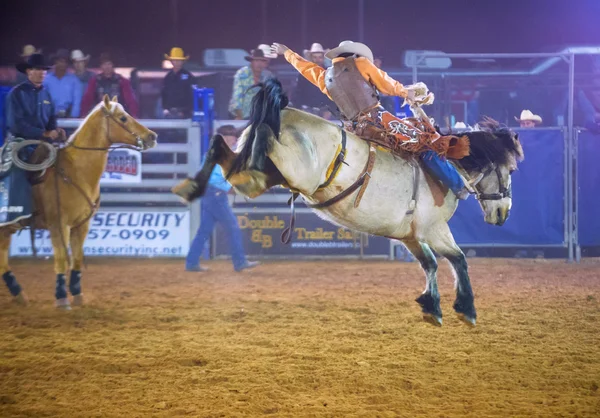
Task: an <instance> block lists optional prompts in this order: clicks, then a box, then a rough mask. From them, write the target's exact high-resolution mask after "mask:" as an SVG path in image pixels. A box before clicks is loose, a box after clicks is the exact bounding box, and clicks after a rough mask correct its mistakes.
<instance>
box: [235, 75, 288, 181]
mask: <svg viewBox="0 0 600 418" xmlns="http://www.w3.org/2000/svg"><path fill="white" fill-rule="evenodd" d="M254 87H260V89H259V90H258V92H257V93H256V95H255V96H254V97H253V98H252V108H251V109H250V119H249V127H250V131H249V132H248V136H247V138H246V141H245V142H244V144H243V146H242V148H241V150H239V154H238V155H237V157H236V158H235V160H234V162H233V165H232V166H231V169H230V170H229V172H228V173H227V177H228V178H229V176H231V175H232V174H235V173H239V172H240V171H242V170H244V169H245V167H246V164H247V163H248V161H249V160H250V157H252V154H253V153H255V154H256V155H258V156H266V155H267V153H268V151H269V150H268V146H269V142H268V140H267V139H268V138H266V137H264V135H257V129H258V128H259V126H260V125H262V124H265V125H267V126H268V127H269V128H271V130H272V131H273V134H274V135H275V138H276V139H277V140H279V129H280V127H281V110H282V109H283V108H285V107H286V106H287V105H288V103H289V100H288V97H287V95H286V94H285V92H284V91H283V87H282V86H281V83H280V82H279V80H277V79H276V78H270V79H268V80H267V81H265V82H264V83H259V84H256V85H255V86H253V87H252V88H254Z"/></svg>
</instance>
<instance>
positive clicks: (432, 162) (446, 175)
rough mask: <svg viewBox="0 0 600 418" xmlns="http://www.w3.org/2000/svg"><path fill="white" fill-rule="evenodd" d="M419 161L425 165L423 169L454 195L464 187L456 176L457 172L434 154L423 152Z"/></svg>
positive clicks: (457, 175)
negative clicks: (429, 172) (428, 171)
mask: <svg viewBox="0 0 600 418" xmlns="http://www.w3.org/2000/svg"><path fill="white" fill-rule="evenodd" d="M421 160H422V161H423V163H424V164H425V167H426V168H427V169H428V170H430V171H431V173H432V174H433V175H435V176H436V177H437V178H438V179H439V180H440V181H441V182H442V183H444V184H445V185H446V186H447V187H448V188H449V189H450V190H452V191H453V192H454V193H458V192H459V191H460V190H462V189H463V187H465V183H464V182H463V180H462V177H461V176H460V175H459V174H458V171H456V168H454V166H453V165H452V164H450V163H449V162H448V161H447V160H445V159H442V158H441V157H440V156H439V155H437V154H436V153H435V152H433V151H426V152H424V153H423V154H421Z"/></svg>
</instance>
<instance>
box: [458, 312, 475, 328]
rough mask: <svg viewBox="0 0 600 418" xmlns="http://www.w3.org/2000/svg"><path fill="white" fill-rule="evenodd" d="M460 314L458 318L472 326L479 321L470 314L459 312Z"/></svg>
mask: <svg viewBox="0 0 600 418" xmlns="http://www.w3.org/2000/svg"><path fill="white" fill-rule="evenodd" d="M457 315H458V319H460V320H461V321H463V322H464V323H465V324H467V325H468V326H470V327H474V326H475V323H476V322H477V321H476V320H475V318H471V317H470V316H467V315H465V314H461V313H459V314H457Z"/></svg>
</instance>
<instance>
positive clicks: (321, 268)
mask: <svg viewBox="0 0 600 418" xmlns="http://www.w3.org/2000/svg"><path fill="white" fill-rule="evenodd" d="M469 262H470V271H471V278H472V282H473V287H474V290H475V293H476V305H477V308H478V315H479V319H478V324H477V327H476V328H468V327H467V326H465V325H464V324H463V323H461V322H459V320H458V319H457V318H456V317H455V315H454V314H453V311H452V302H453V300H454V290H453V279H452V277H451V275H450V272H449V269H448V267H447V266H446V264H445V263H441V268H440V291H441V293H442V309H443V310H444V326H443V327H442V328H435V327H433V326H431V325H429V324H426V323H424V322H423V321H422V320H421V316H420V311H419V308H418V306H417V304H416V303H415V302H414V299H415V298H416V297H417V296H418V295H419V293H420V292H421V291H422V287H423V285H424V278H423V277H422V274H421V272H420V270H419V268H418V266H417V265H416V264H406V263H398V262H396V263H392V262H372V261H367V262H359V261H350V262H341V261H319V262H269V263H266V264H265V265H263V266H261V267H259V268H257V269H256V270H253V271H248V272H244V273H241V274H239V273H234V272H233V271H232V268H231V265H230V264H229V263H227V262H224V261H219V262H213V263H208V266H209V267H210V268H211V271H210V272H209V273H195V274H190V273H185V272H183V271H182V268H181V264H180V263H176V262H173V261H161V260H150V261H139V260H138V261H131V262H127V261H122V260H119V261H111V262H107V261H104V262H103V263H102V264H101V263H99V262H95V261H92V262H91V263H90V265H89V268H88V270H87V271H85V272H84V281H83V285H84V293H85V295H86V297H87V298H88V305H87V306H86V307H84V308H74V309H73V310H72V311H71V312H61V311H57V310H56V309H55V308H54V307H53V305H52V303H53V293H54V290H53V288H54V279H53V273H52V268H51V266H50V265H49V264H48V263H35V264H31V263H25V262H23V261H20V262H15V263H14V264H13V270H14V272H15V273H16V274H17V277H18V278H19V279H20V282H21V284H22V286H23V287H24V289H25V290H26V292H27V294H28V296H29V298H30V299H31V304H30V305H29V306H28V307H26V308H22V307H18V306H15V305H14V304H13V303H12V302H10V298H9V295H8V291H7V290H6V289H3V290H4V293H3V294H2V296H1V297H0V330H1V332H2V337H1V339H0V416H2V417H25V416H27V417H138V416H139V417H148V416H150V417H154V416H160V417H163V416H164V417H167V416H169V417H170V416H194V417H236V416H262V415H272V416H329V417H342V416H344V417H345V416H360V417H388V416H389V417H396V416H400V417H489V416H502V417H518V416H536V417H554V416H557V417H558V416H560V417H597V416H600V390H599V386H600V292H599V291H600V260H587V261H585V262H584V263H583V264H581V265H569V264H566V263H565V262H564V261H547V260H535V261H534V260H515V259H510V260H509V259H495V260H485V259H470V260H469Z"/></svg>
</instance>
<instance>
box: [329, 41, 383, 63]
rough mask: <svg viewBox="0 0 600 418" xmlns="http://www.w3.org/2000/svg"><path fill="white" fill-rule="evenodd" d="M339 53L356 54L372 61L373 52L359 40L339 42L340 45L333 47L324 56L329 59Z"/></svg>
mask: <svg viewBox="0 0 600 418" xmlns="http://www.w3.org/2000/svg"><path fill="white" fill-rule="evenodd" d="M340 54H356V55H360V56H361V57H365V58H366V59H368V60H369V61H371V62H373V52H371V49H370V48H369V47H368V46H366V45H365V44H363V43H361V42H352V41H343V42H340V45H339V46H338V47H337V48H333V49H332V50H330V51H329V52H328V53H327V54H325V56H326V57H327V58H329V59H334V58H336V57H337V56H338V55H340Z"/></svg>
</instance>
